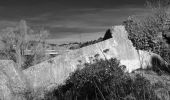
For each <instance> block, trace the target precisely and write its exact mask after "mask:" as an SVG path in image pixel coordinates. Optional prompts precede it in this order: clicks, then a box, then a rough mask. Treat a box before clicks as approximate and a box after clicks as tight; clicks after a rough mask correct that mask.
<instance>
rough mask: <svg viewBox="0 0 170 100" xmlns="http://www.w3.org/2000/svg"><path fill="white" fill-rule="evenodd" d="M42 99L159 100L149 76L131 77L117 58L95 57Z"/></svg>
mask: <svg viewBox="0 0 170 100" xmlns="http://www.w3.org/2000/svg"><path fill="white" fill-rule="evenodd" d="M45 100H158V99H157V97H156V95H155V94H154V91H153V88H152V86H151V84H150V83H149V81H148V80H146V79H145V78H144V77H142V76H140V75H137V76H136V78H135V79H132V78H131V77H130V75H129V74H128V73H126V72H125V71H124V66H119V61H117V60H116V59H110V60H97V61H96V63H94V64H85V67H84V68H83V69H79V70H77V71H76V72H74V73H73V74H72V75H71V76H70V78H69V79H68V80H67V81H66V84H65V85H62V86H59V87H58V88H57V89H56V90H54V91H52V92H50V93H47V94H46V96H45Z"/></svg>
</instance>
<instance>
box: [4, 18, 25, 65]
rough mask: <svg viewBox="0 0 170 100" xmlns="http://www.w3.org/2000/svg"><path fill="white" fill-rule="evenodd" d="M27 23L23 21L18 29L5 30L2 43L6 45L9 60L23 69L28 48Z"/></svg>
mask: <svg viewBox="0 0 170 100" xmlns="http://www.w3.org/2000/svg"><path fill="white" fill-rule="evenodd" d="M27 29H28V26H27V24H26V21H24V20H21V21H20V23H19V25H18V27H15V28H6V29H5V30H3V33H2V38H1V41H2V42H3V43H4V44H5V53H6V55H7V58H8V59H12V60H14V61H15V62H16V63H17V64H18V66H19V67H20V68H21V66H22V64H23V58H24V57H23V56H24V50H25V48H26V46H27V41H26V38H27Z"/></svg>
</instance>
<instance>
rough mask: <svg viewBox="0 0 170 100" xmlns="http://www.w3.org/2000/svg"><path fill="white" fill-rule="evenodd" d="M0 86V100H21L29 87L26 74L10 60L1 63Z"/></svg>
mask: <svg viewBox="0 0 170 100" xmlns="http://www.w3.org/2000/svg"><path fill="white" fill-rule="evenodd" d="M0 84H1V85H0V95H1V96H0V99H2V100H19V98H21V96H22V95H21V94H22V93H24V92H25V91H27V89H28V87H29V85H28V82H27V81H26V78H25V77H24V74H22V72H21V71H19V69H17V66H16V64H15V63H14V62H13V61H10V60H1V61H0ZM14 98H16V99H14Z"/></svg>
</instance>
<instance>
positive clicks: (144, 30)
mask: <svg viewBox="0 0 170 100" xmlns="http://www.w3.org/2000/svg"><path fill="white" fill-rule="evenodd" d="M167 20H168V15H167V13H166V9H165V8H162V7H160V8H153V9H152V13H151V14H150V15H147V16H142V17H135V16H134V17H129V18H128V19H127V20H126V21H124V25H125V28H126V30H127V31H128V33H129V35H128V38H129V39H130V40H131V41H132V43H133V45H134V46H135V47H136V49H137V50H146V51H152V52H154V53H156V54H159V55H160V56H161V57H163V58H164V60H165V61H167V62H168V63H170V48H169V45H168V44H167V43H166V40H165V39H164V37H163V36H164V34H166V31H167V30H169V27H170V26H167V25H166V21H167Z"/></svg>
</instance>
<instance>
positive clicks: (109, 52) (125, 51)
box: [23, 26, 152, 90]
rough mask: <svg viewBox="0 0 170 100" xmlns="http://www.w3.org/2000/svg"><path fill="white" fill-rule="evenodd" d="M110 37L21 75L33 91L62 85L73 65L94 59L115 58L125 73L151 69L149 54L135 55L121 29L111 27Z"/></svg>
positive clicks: (72, 69)
mask: <svg viewBox="0 0 170 100" xmlns="http://www.w3.org/2000/svg"><path fill="white" fill-rule="evenodd" d="M112 34H113V38H111V39H108V40H105V41H103V42H100V43H97V44H94V45H90V46H87V47H83V48H81V49H77V50H73V51H70V52H67V53H65V54H62V55H59V56H57V57H55V58H52V59H50V60H48V61H45V62H42V63H40V64H38V65H35V66H32V67H30V68H28V69H26V70H24V71H23V73H24V74H25V75H26V76H27V79H28V80H29V81H30V84H31V85H32V86H33V88H34V89H35V90H36V89H39V88H46V89H51V87H53V86H54V87H56V86H57V85H58V84H62V83H64V81H65V80H66V79H67V78H68V77H69V75H70V74H71V73H72V72H74V71H75V70H76V69H77V67H80V66H77V65H81V64H84V63H85V62H93V60H94V59H95V58H101V59H110V58H117V59H118V60H120V63H121V64H122V65H125V66H126V67H127V71H129V72H131V71H133V70H136V69H138V68H141V67H142V68H146V67H147V66H152V65H151V63H150V61H151V59H152V53H148V52H144V51H139V52H137V51H136V49H135V48H134V47H133V45H132V43H131V41H130V40H129V39H128V33H127V32H126V30H125V28H124V26H115V27H113V30H112Z"/></svg>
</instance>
